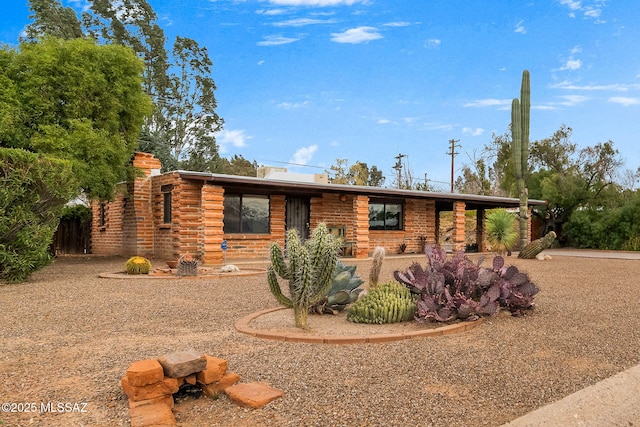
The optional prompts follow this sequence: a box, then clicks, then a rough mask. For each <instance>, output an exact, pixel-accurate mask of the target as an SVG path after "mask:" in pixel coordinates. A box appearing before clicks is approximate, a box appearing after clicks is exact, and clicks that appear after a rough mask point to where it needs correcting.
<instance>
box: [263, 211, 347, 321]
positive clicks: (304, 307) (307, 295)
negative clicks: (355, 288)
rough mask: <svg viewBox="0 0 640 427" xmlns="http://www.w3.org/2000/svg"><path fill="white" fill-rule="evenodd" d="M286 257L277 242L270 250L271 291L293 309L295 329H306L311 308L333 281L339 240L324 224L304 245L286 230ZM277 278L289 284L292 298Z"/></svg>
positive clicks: (319, 226) (295, 233)
mask: <svg viewBox="0 0 640 427" xmlns="http://www.w3.org/2000/svg"><path fill="white" fill-rule="evenodd" d="M286 237H287V258H288V260H289V263H288V264H287V262H286V261H285V255H284V252H283V251H282V249H281V248H280V246H278V244H277V243H272V244H271V248H270V256H271V265H270V266H269V267H268V269H267V279H268V281H269V288H270V289H271V292H272V293H273V295H274V296H275V297H276V300H277V301H278V302H279V303H280V304H282V305H284V306H285V307H291V308H293V313H294V317H295V322H296V326H297V327H299V328H306V327H307V315H308V313H309V308H310V307H312V306H313V305H314V304H316V303H317V302H318V301H320V299H322V298H323V297H324V296H325V295H326V293H327V291H328V290H329V289H330V287H331V284H332V282H333V271H334V269H335V266H336V263H337V261H338V249H339V248H340V240H339V239H337V238H336V237H334V236H332V235H331V234H330V233H329V231H328V230H327V226H326V225H325V224H324V223H321V224H319V225H318V226H317V227H316V228H315V230H313V233H312V234H311V238H310V239H309V240H307V241H306V242H304V243H302V242H301V241H300V237H299V236H298V232H297V231H296V230H295V229H291V230H289V231H287V236H286ZM278 276H280V277H281V278H282V279H284V280H286V281H288V282H289V295H288V296H287V295H285V294H284V293H283V292H282V289H281V288H280V283H279V282H278Z"/></svg>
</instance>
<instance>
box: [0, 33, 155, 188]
mask: <svg viewBox="0 0 640 427" xmlns="http://www.w3.org/2000/svg"><path fill="white" fill-rule="evenodd" d="M0 64H1V65H2V66H1V67H0V80H1V81H2V82H3V83H4V84H3V85H2V86H3V89H2V91H3V93H5V94H6V95H7V96H6V97H4V96H3V101H2V102H0V147H8V148H22V149H25V150H27V151H32V152H36V153H42V154H47V155H50V156H53V157H57V158H61V159H68V160H69V161H71V162H72V165H73V169H74V173H75V174H76V176H77V177H78V180H79V183H80V188H79V189H78V190H80V191H82V192H84V193H85V194H86V195H87V196H89V197H92V198H98V199H107V198H109V197H110V196H111V195H112V193H113V190H114V186H115V184H116V183H117V182H119V181H121V180H122V179H124V178H125V170H126V169H125V168H126V165H127V164H128V163H129V161H130V159H131V157H132V155H133V153H134V150H135V148H136V146H137V143H138V135H139V132H140V128H141V126H142V123H143V122H144V118H145V116H146V115H148V114H149V113H150V111H151V102H150V100H149V98H148V97H147V96H146V95H145V94H144V93H143V92H142V91H141V90H140V85H141V75H142V69H143V64H142V62H141V61H140V60H139V59H138V58H137V57H136V56H135V55H134V54H133V52H131V50H130V49H128V48H126V47H123V46H118V45H107V46H99V45H97V44H96V43H95V42H94V41H93V40H86V39H74V40H62V39H55V38H45V39H43V40H42V41H41V42H39V43H22V44H21V45H20V48H19V50H14V49H10V48H8V47H5V48H3V49H2V50H0Z"/></svg>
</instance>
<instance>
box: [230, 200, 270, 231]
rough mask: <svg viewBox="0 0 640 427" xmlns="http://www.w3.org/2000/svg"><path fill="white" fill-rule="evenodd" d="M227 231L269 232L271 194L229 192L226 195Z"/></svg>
mask: <svg viewBox="0 0 640 427" xmlns="http://www.w3.org/2000/svg"><path fill="white" fill-rule="evenodd" d="M224 232H225V233H268V232H269V196H258V195H250V194H229V195H225V196H224Z"/></svg>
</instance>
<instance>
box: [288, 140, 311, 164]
mask: <svg viewBox="0 0 640 427" xmlns="http://www.w3.org/2000/svg"><path fill="white" fill-rule="evenodd" d="M316 151H318V146H317V145H315V144H314V145H310V146H308V147H302V148H299V149H298V150H297V151H296V152H295V153H294V154H293V157H292V158H291V160H289V162H290V163H296V164H299V165H306V164H309V162H310V161H311V159H313V155H314V154H315V152H316Z"/></svg>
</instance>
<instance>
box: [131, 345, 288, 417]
mask: <svg viewBox="0 0 640 427" xmlns="http://www.w3.org/2000/svg"><path fill="white" fill-rule="evenodd" d="M239 380H240V377H239V376H238V375H237V374H235V373H233V372H227V361H226V360H223V359H219V358H217V357H213V356H209V355H201V354H198V353H196V352H195V351H193V350H189V351H182V352H177V353H171V354H168V355H166V356H162V357H160V358H158V359H145V360H139V361H137V362H134V363H132V364H131V366H129V369H127V373H126V375H125V376H124V377H123V378H122V380H121V385H122V389H123V390H124V393H125V394H126V395H127V397H128V398H129V416H130V417H131V426H132V427H145V426H175V425H176V419H175V417H174V415H173V412H172V408H173V406H174V399H173V394H174V393H177V392H178V390H179V389H180V386H181V385H183V384H185V383H188V384H192V385H196V384H197V385H198V386H199V387H200V388H201V389H202V391H203V393H204V394H205V395H206V396H208V397H212V396H215V395H216V394H218V393H220V392H223V391H224V392H225V393H226V394H227V395H228V396H229V398H230V399H231V400H232V401H233V402H235V403H237V404H239V405H241V406H248V407H252V408H260V407H262V406H264V405H266V404H267V403H269V402H271V401H272V400H274V399H277V398H279V397H281V396H282V395H283V393H282V391H280V390H276V389H273V388H271V387H269V386H267V385H264V384H257V383H252V384H237V385H235V386H234V385H233V384H235V383H237V382H238V381H239Z"/></svg>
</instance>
